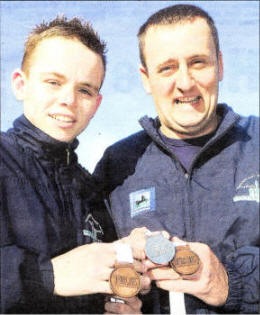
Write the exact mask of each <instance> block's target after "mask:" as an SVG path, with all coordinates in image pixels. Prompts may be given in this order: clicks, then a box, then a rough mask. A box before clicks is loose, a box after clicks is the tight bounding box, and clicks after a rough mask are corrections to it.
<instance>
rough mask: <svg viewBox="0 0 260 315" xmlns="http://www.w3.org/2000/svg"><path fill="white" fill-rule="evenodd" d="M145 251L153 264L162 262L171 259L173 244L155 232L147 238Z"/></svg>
mask: <svg viewBox="0 0 260 315" xmlns="http://www.w3.org/2000/svg"><path fill="white" fill-rule="evenodd" d="M145 252H146V256H147V257H148V258H149V259H150V260H151V261H152V262H154V263H155V264H164V263H168V262H169V261H171V260H172V259H173V257H174V254H175V246H174V243H173V242H171V241H169V240H168V239H167V238H165V237H164V236H163V235H162V234H155V235H151V236H149V237H148V238H147V240H146V245H145Z"/></svg>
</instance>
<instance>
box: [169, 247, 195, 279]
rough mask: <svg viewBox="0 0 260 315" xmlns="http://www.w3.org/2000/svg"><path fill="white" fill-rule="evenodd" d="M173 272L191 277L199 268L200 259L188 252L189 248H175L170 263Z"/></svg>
mask: <svg viewBox="0 0 260 315" xmlns="http://www.w3.org/2000/svg"><path fill="white" fill-rule="evenodd" d="M170 264H171V266H172V268H173V269H174V271H176V272H177V273H179V274H180V275H192V274H193V273H195V272H196V271H197V270H198V269H199V266H200V259H199V256H198V255H197V254H195V253H194V252H193V251H192V250H190V247H189V246H187V245H186V246H177V247H176V248H175V256H174V258H173V260H172V261H171V262H170Z"/></svg>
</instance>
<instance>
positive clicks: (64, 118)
mask: <svg viewBox="0 0 260 315" xmlns="http://www.w3.org/2000/svg"><path fill="white" fill-rule="evenodd" d="M49 116H50V117H51V118H53V119H55V120H58V121H62V122H67V123H73V122H75V120H74V119H72V118H71V117H68V116H63V115H49Z"/></svg>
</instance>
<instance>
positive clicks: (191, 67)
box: [140, 18, 223, 139]
mask: <svg viewBox="0 0 260 315" xmlns="http://www.w3.org/2000/svg"><path fill="white" fill-rule="evenodd" d="M144 56H145V60H146V64H147V70H145V69H144V68H141V69H140V71H141V74H142V79H143V83H144V87H145V89H146V91H147V92H148V93H151V94H152V96H153V99H154V102H155V105H156V109H157V112H158V115H159V118H160V121H161V125H162V126H161V130H162V132H163V133H164V134H165V135H166V136H168V137H171V138H177V139H178V138H191V137H198V136H201V135H204V134H208V133H210V132H211V131H213V130H214V129H215V128H216V126H217V117H216V105H217V98H218V83H219V81H220V80H222V76H223V66H222V56H221V54H219V59H217V56H216V49H215V45H214V41H213V38H212V35H211V33H210V28H209V26H208V25H207V23H206V21H205V20H203V19H202V18H196V19H195V20H194V21H193V22H189V21H187V22H186V21H185V22H182V23H176V24H173V25H160V26H153V27H150V28H149V29H148V31H147V34H146V37H145V47H144Z"/></svg>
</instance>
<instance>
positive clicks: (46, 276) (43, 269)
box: [39, 258, 54, 294]
mask: <svg viewBox="0 0 260 315" xmlns="http://www.w3.org/2000/svg"><path fill="white" fill-rule="evenodd" d="M39 269H40V276H41V281H42V285H43V287H44V289H46V290H47V291H48V293H50V294H53V291H54V274H53V266H52V263H51V260H50V259H46V258H45V259H42V260H41V263H40V268H39Z"/></svg>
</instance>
